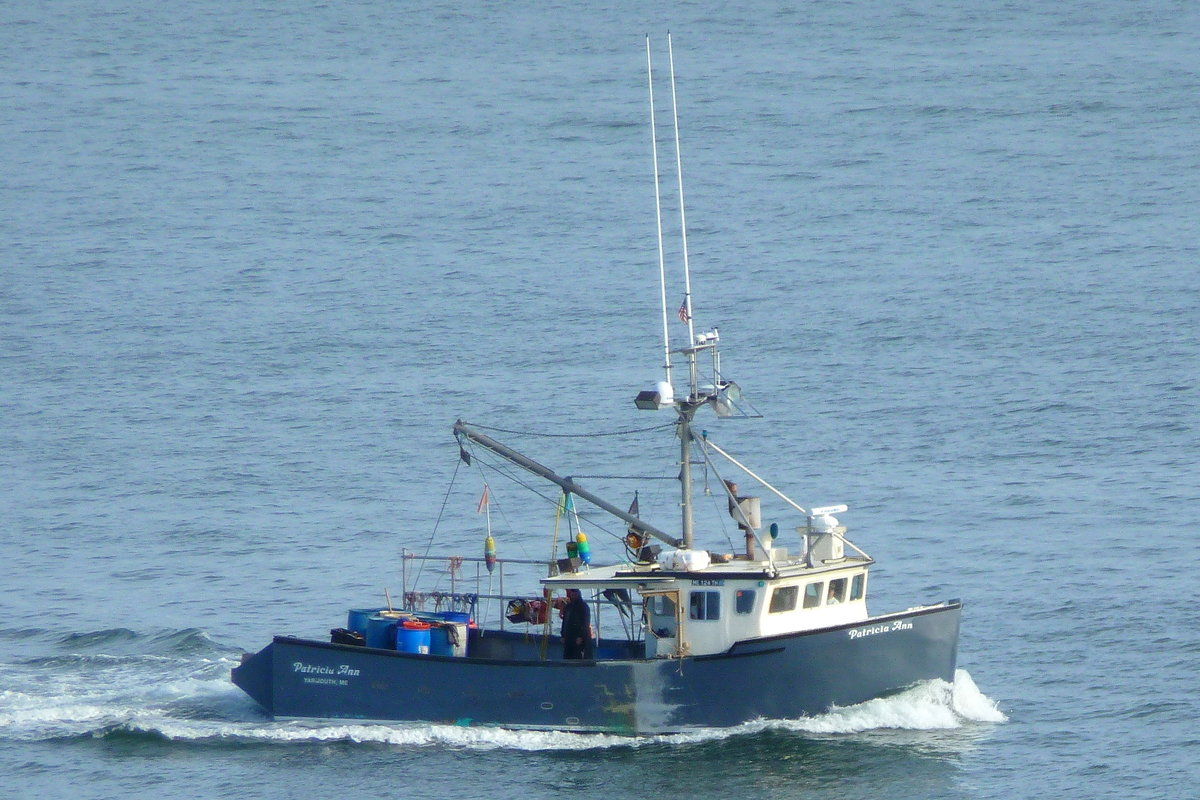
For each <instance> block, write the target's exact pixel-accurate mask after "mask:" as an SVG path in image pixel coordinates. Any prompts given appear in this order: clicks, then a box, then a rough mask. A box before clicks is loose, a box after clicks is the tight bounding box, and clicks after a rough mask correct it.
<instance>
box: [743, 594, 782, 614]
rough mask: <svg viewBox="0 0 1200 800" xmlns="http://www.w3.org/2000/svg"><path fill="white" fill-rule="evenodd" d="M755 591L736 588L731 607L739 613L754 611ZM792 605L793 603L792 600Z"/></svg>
mask: <svg viewBox="0 0 1200 800" xmlns="http://www.w3.org/2000/svg"><path fill="white" fill-rule="evenodd" d="M756 594H757V593H756V592H755V591H754V590H753V589H738V590H737V593H736V594H734V604H733V609H734V611H736V612H737V613H739V614H750V613H753V612H754V598H755V596H756ZM793 605H795V603H794V602H793Z"/></svg>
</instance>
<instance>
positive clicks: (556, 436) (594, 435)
mask: <svg viewBox="0 0 1200 800" xmlns="http://www.w3.org/2000/svg"><path fill="white" fill-rule="evenodd" d="M471 426H472V427H474V428H479V429H480V430H485V431H496V432H498V433H511V434H513V435H514V436H539V437H541V438H544V439H599V438H601V437H605V436H632V435H633V434H635V433H649V432H651V431H658V430H662V429H663V428H672V427H674V426H675V423H674V422H667V423H664V424H662V425H654V426H653V427H650V428H630V429H628V430H622V431H610V432H607V433H539V432H537V431H514V430H510V429H508V428H497V427H494V426H492V425H479V424H478V423H474V422H472V423H471Z"/></svg>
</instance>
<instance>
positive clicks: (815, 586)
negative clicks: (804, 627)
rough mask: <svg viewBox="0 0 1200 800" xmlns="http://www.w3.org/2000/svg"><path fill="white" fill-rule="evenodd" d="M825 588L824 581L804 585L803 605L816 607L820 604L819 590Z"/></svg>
mask: <svg viewBox="0 0 1200 800" xmlns="http://www.w3.org/2000/svg"><path fill="white" fill-rule="evenodd" d="M824 588H825V581H818V582H816V583H810V584H809V585H808V586H805V587H804V607H805V608H816V607H817V606H819V605H821V590H822V589H824Z"/></svg>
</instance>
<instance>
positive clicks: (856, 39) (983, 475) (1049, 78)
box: [0, 0, 1200, 800]
mask: <svg viewBox="0 0 1200 800" xmlns="http://www.w3.org/2000/svg"><path fill="white" fill-rule="evenodd" d="M644 6H645V4H617V7H616V8H604V9H600V8H578V7H574V6H572V5H571V4H555V5H552V6H548V7H544V8H531V9H528V10H523V9H518V8H515V7H510V6H505V5H495V4H492V5H484V4H479V5H471V4H467V5H449V4H445V5H439V4H428V3H406V4H396V3H381V2H372V1H371V0H363V2H356V3H348V4H332V5H317V6H314V7H311V8H303V7H292V6H281V5H279V4H254V3H224V2H219V1H218V0H198V2H190V3H179V2H167V3H159V4H152V5H147V6H144V7H143V6H136V5H133V4H129V5H126V6H123V7H122V6H114V5H113V4H111V3H98V2H86V1H83V0H79V1H76V2H61V3H50V4H34V3H15V4H9V5H8V6H6V7H5V8H4V10H3V14H2V18H3V22H4V24H3V25H2V26H0V44H2V46H0V66H2V69H0V76H2V77H0V108H3V109H4V110H3V111H2V112H0V141H3V142H4V148H3V153H4V162H3V163H4V167H5V168H4V170H3V171H2V173H0V515H2V517H3V519H4V523H5V524H4V525H3V526H0V561H3V563H4V564H5V574H6V576H7V577H6V578H5V581H4V587H5V591H4V592H3V593H0V771H2V773H3V774H4V775H5V778H6V780H5V781H4V782H3V786H0V796H5V797H21V798H23V797H64V798H65V797H71V798H124V797H131V798H137V797H155V798H194V797H217V796H229V795H233V794H242V795H247V796H253V797H266V798H291V797H311V796H313V794H314V793H316V792H320V793H322V794H326V795H332V796H335V797H378V796H383V795H385V794H387V795H399V796H406V797H409V796H429V797H456V798H472V797H487V798H496V797H524V798H541V797H558V796H561V795H562V794H564V793H565V792H574V793H579V794H582V795H584V796H592V795H599V794H600V793H601V792H602V793H603V794H604V796H606V797H633V796H644V795H646V794H653V793H661V794H667V793H671V794H687V795H688V796H691V797H694V798H715V797H729V796H739V797H772V798H775V797H806V798H813V797H830V798H834V797H836V798H840V799H841V800H850V799H852V798H877V797H884V796H886V797H889V798H956V799H957V798H1006V799H1007V798H1014V797H1017V798H1023V797H1030V798H1033V797H1062V796H1071V797H1088V798H1139V800H1149V799H1152V798H1180V797H1186V796H1189V792H1193V793H1194V789H1189V788H1188V787H1194V786H1195V784H1196V781H1197V779H1200V766H1198V763H1200V729H1198V727H1197V723H1196V716H1197V710H1198V705H1200V703H1198V701H1200V693H1198V691H1197V681H1196V677H1195V676H1196V665H1197V661H1198V660H1200V632H1198V631H1200V616H1198V614H1197V611H1196V605H1195V598H1196V595H1197V589H1198V583H1197V579H1196V577H1195V574H1194V569H1193V568H1194V567H1195V566H1196V565H1197V563H1198V558H1197V556H1198V548H1197V544H1196V538H1195V532H1196V530H1197V527H1198V523H1200V513H1198V509H1200V490H1198V488H1197V480H1196V477H1195V475H1196V471H1195V466H1194V465H1195V462H1196V459H1197V455H1198V454H1200V434H1198V427H1200V419H1198V412H1197V406H1198V402H1197V392H1198V389H1197V380H1198V378H1200V343H1198V339H1197V329H1198V323H1200V311H1198V310H1197V309H1198V308H1200V278H1198V277H1197V267H1196V264H1197V263H1198V261H1200V258H1198V256H1200V246H1198V244H1197V243H1198V242H1200V221H1198V220H1200V180H1197V177H1198V176H1200V133H1198V132H1200V106H1198V103H1197V99H1196V98H1197V97H1200V56H1197V53H1198V52H1200V49H1198V47H1197V36H1198V34H1200V12H1198V10H1197V8H1196V7H1195V6H1194V5H1193V4H1189V3H1182V2H1165V1H1164V2H1146V3H1136V4H1130V3H1122V2H1109V1H1108V0H1096V2H1086V3H1085V2H1064V3H1058V4H1044V3H1034V2H1025V1H1024V0H1017V1H1016V2H1011V3H1005V4H994V3H983V2H960V3H945V2H933V1H932V0H916V2H911V3H905V4H894V3H883V2H873V1H871V0H868V2H863V3H820V4H799V5H797V4H772V3H765V2H753V3H749V4H742V5H740V6H738V7H737V8H733V7H730V6H727V5H724V4H719V3H713V2H710V1H709V0H697V2H690V3H664V4H656V7H655V8H654V10H653V11H650V10H647V9H646V8H645V7H644ZM668 29H669V30H671V31H672V32H673V36H674V47H675V62H676V72H677V78H678V85H677V91H678V97H679V116H680V125H681V138H682V149H683V163H684V181H685V192H686V198H687V218H688V234H689V235H688V244H689V254H690V261H691V265H692V282H693V291H694V293H695V311H696V318H697V322H698V324H699V325H701V326H704V327H706V328H707V327H711V326H719V327H720V330H721V334H722V338H723V342H724V345H725V346H724V349H723V356H724V368H725V373H726V375H727V376H729V377H732V378H734V379H736V380H737V381H738V382H739V383H740V384H741V385H742V386H743V388H744V389H745V391H746V393H747V396H748V397H749V398H750V399H751V400H752V402H753V403H754V406H755V407H756V408H757V409H758V411H760V412H761V413H762V414H763V419H761V420H746V421H729V422H711V423H706V424H707V425H708V426H709V428H710V432H711V434H712V436H713V437H714V440H715V441H717V442H719V443H720V444H722V445H723V446H724V447H726V448H727V449H730V450H733V451H734V452H736V453H737V454H738V456H739V457H740V458H741V459H742V460H743V461H745V462H746V463H747V464H748V465H750V466H752V467H753V468H754V469H755V470H756V471H759V472H761V473H762V474H764V475H765V476H767V477H768V478H769V479H770V480H771V481H772V482H773V483H775V484H776V485H778V486H780V488H782V489H784V490H785V491H787V492H788V493H789V494H790V495H792V496H793V497H794V498H795V499H796V500H797V501H798V502H800V503H801V504H804V505H809V504H812V505H822V504H829V503H837V502H846V503H848V504H849V505H850V507H851V510H850V512H849V513H847V514H846V515H843V517H842V521H843V522H845V523H846V524H848V525H849V527H850V534H851V537H852V539H853V540H854V541H855V542H856V543H857V544H859V545H860V546H862V547H863V548H864V549H865V550H866V551H867V552H869V553H870V554H871V555H872V556H873V557H875V558H876V559H877V560H878V565H877V566H876V567H875V568H874V570H873V573H872V584H871V595H870V600H871V608H872V610H873V611H875V612H883V611H888V610H894V609H900V608H905V607H908V606H911V605H916V604H919V603H924V602H932V601H937V600H941V599H946V598H952V597H957V598H961V599H962V600H963V601H964V604H965V607H964V615H963V630H962V638H961V644H960V658H959V666H960V670H959V673H958V675H957V678H956V680H955V682H954V684H953V685H949V684H941V683H933V684H927V685H921V686H918V687H914V688H913V689H912V690H911V691H910V692H908V693H906V694H905V695H902V696H900V697H896V698H890V699H888V700H883V701H875V702H872V703H868V704H865V705H863V706H859V707H855V708H849V709H836V710H833V711H831V712H830V713H829V714H827V715H823V716H820V717H816V718H812V719H802V720H764V721H761V722H758V723H753V724H750V725H747V726H744V727H743V728H740V729H736V730H732V731H718V730H714V731H707V732H704V731H702V732H696V733H690V734H687V735H679V736H667V737H651V738H643V739H625V738H618V737H606V736H580V735H571V734H553V733H529V732H506V731H495V730H478V729H464V728H450V727H442V726H430V725H397V726H360V725H344V726H327V725H315V724H301V723H286V724H285V723H275V722H271V721H269V720H267V719H265V717H264V716H263V715H262V713H261V712H260V711H259V710H258V709H257V708H256V707H255V706H254V704H253V703H252V702H251V701H250V700H249V699H248V698H246V697H244V696H243V695H242V694H241V693H240V692H239V691H238V690H236V689H235V688H234V687H233V686H232V685H231V684H230V683H229V682H228V671H229V669H230V668H231V667H232V666H233V665H234V664H236V663H237V661H238V658H239V656H240V654H241V653H242V652H243V651H248V650H257V649H258V648H259V647H261V646H263V645H264V644H265V643H266V642H267V641H269V638H270V636H271V635H272V634H275V633H294V634H303V635H313V636H318V635H323V634H324V633H325V631H327V629H328V628H330V627H333V626H336V625H339V624H341V620H342V619H343V618H344V613H345V609H347V608H349V607H351V606H360V605H363V604H368V603H372V604H373V603H377V602H380V601H381V600H382V598H383V591H384V589H385V588H386V589H389V590H390V591H391V592H392V593H393V594H394V593H395V592H396V590H397V587H398V586H399V585H400V575H399V569H400V568H399V562H400V559H399V554H400V551H401V548H409V549H417V550H423V549H424V548H426V547H427V546H430V542H431V541H432V542H433V545H432V546H433V548H434V549H435V550H438V549H440V550H442V551H449V552H463V553H465V554H468V555H475V554H477V551H478V549H479V548H480V547H481V542H482V536H483V534H482V522H481V520H480V518H479V517H478V516H477V515H476V514H475V503H476V500H477V499H478V494H479V491H480V488H481V478H480V476H479V475H478V474H472V473H469V472H464V473H462V474H458V475H457V476H456V475H455V473H456V464H457V449H456V446H455V443H454V441H453V438H452V436H451V434H450V426H451V424H452V423H453V421H454V420H455V419H456V418H458V417H462V418H464V419H468V420H472V421H475V422H478V423H483V424H489V425H495V426H499V427H503V428H506V429H508V430H513V431H543V432H550V433H579V432H587V433H599V432H610V431H615V430H629V429H641V428H646V427H650V426H652V425H656V424H659V423H662V422H666V421H667V420H666V419H665V418H663V417H661V416H653V415H648V414H645V413H644V412H638V411H636V410H634V409H633V407H632V404H631V402H630V400H631V399H632V397H633V395H634V394H635V393H636V392H637V391H638V390H640V389H642V388H645V387H646V386H647V385H649V384H650V383H651V382H652V381H654V380H656V379H658V377H659V363H660V359H661V351H660V347H661V344H660V336H661V327H660V326H661V323H660V322H659V313H660V311H659V297H658V287H657V249H656V247H657V246H656V242H655V227H654V198H653V183H652V179H651V169H650V147H649V145H650V137H649V126H648V115H647V103H646V78H645V50H644V47H645V44H644V36H645V34H646V33H650V34H652V36H653V39H654V48H655V56H656V70H657V75H658V77H659V78H664V77H665V75H666V69H665V59H664V56H665V32H666V31H667V30H668ZM667 96H668V92H667V89H666V86H665V84H664V83H660V84H659V85H658V88H657V94H656V99H657V101H658V103H659V115H658V123H659V125H660V138H661V140H662V141H661V142H660V147H661V148H662V150H661V152H660V156H661V157H662V158H663V159H664V192H665V196H664V203H665V208H664V211H665V213H666V215H667V218H666V225H667V229H668V230H667V233H668V239H667V244H666V248H667V254H666V255H667V260H668V264H669V265H670V267H671V269H672V270H673V273H672V280H673V281H674V283H673V288H672V289H671V290H670V294H669V298H668V303H669V304H670V305H671V307H672V308H673V307H674V305H675V304H677V303H678V300H679V298H680V297H681V296H682V293H681V291H680V290H678V289H677V288H674V287H677V286H678V270H677V266H676V265H677V264H678V262H679V256H680V246H679V244H678V224H677V222H676V221H675V220H676V216H675V215H676V214H677V206H676V204H675V200H674V196H675V195H674V182H673V181H674V177H675V174H674V170H673V166H672V164H671V163H670V162H671V161H672V160H673V151H672V150H671V148H670V140H669V128H668V127H667V123H668V122H669V111H668V106H667ZM672 325H673V328H672V329H673V330H674V331H675V332H676V333H678V332H679V330H680V329H681V328H682V326H680V325H679V324H678V323H675V322H672ZM497 435H498V436H499V437H500V438H503V439H505V440H508V439H509V438H513V439H514V440H515V441H514V443H516V444H522V445H528V446H529V449H530V453H531V454H532V455H534V456H535V457H537V458H539V459H540V460H542V461H544V462H545V463H547V464H549V465H551V466H553V467H555V468H557V469H559V470H560V471H563V472H568V473H571V474H576V475H584V474H596V475H606V474H617V473H619V472H621V471H633V472H634V473H636V474H663V473H662V470H663V469H664V466H663V464H664V463H666V461H665V458H664V457H666V458H669V454H670V450H671V447H672V444H671V442H670V437H669V436H667V437H665V439H666V441H665V442H658V441H657V439H656V438H655V437H652V436H651V435H650V434H640V435H638V436H637V437H634V438H633V439H632V440H631V439H630V438H622V437H613V438H611V439H610V438H607V437H606V438H586V439H577V438H554V439H545V438H542V439H537V438H530V437H519V436H516V435H511V436H510V435H509V434H504V435H501V434H497ZM657 438H664V437H661V435H660V436H659V437H657ZM643 445H648V446H647V447H645V448H643ZM651 470H659V472H658V473H654V472H652V471H651ZM452 478H454V481H453V484H451V479H452ZM448 485H452V486H453V489H452V490H451V491H448V490H447V486H448ZM601 485H602V486H604V485H605V484H604V482H603V481H601ZM658 485H660V486H661V482H659V483H658ZM606 488H607V487H606ZM492 491H493V497H494V498H495V503H496V508H497V509H499V511H498V513H496V514H495V515H494V520H493V523H494V525H495V526H496V537H497V541H498V545H499V547H500V549H501V555H502V556H509V557H526V556H529V557H539V556H541V555H542V554H543V553H544V551H545V548H546V544H545V542H546V536H547V535H548V533H549V531H550V527H551V525H552V513H550V514H547V512H546V509H545V507H544V506H539V505H537V504H536V503H529V502H528V501H526V500H524V499H522V495H521V494H520V493H519V490H518V487H515V486H512V485H511V484H507V483H505V482H503V481H501V480H494V481H493V482H492ZM611 491H612V492H614V495H615V497H616V498H622V497H628V495H627V494H626V491H627V489H626V487H625V486H623V485H616V484H614V485H613V486H612V487H611ZM642 497H643V510H645V511H646V513H647V516H648V517H649V518H650V519H651V520H652V521H655V522H659V523H660V524H662V525H664V526H667V525H669V524H671V522H672V513H671V511H670V501H669V499H667V498H665V497H664V496H662V495H661V492H660V493H659V494H655V491H653V490H651V491H647V493H646V494H644V495H643V496H642ZM614 501H615V502H616V500H614ZM620 502H624V501H623V500H622V501H620ZM726 525H727V523H726ZM701 528H702V535H711V536H712V537H713V538H714V539H715V541H714V542H713V545H712V546H714V547H716V546H719V545H720V544H721V542H723V541H724V539H723V537H725V536H727V535H728V534H727V532H726V530H724V529H722V528H721V523H720V522H717V521H715V518H714V517H711V516H710V517H704V518H703V520H702V524H701ZM604 538H605V537H603V535H597V536H596V537H594V539H593V541H594V544H593V547H594V548H595V549H596V550H597V554H596V557H597V559H599V560H603V558H604V552H603V550H602V548H601V546H600V544H597V543H596V542H600V543H603V541H604ZM764 679H769V676H764Z"/></svg>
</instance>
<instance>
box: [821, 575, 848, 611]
mask: <svg viewBox="0 0 1200 800" xmlns="http://www.w3.org/2000/svg"><path fill="white" fill-rule="evenodd" d="M845 601H846V579H845V578H838V579H836V580H832V581H830V582H829V591H828V592H827V593H826V595H825V603H826V605H829V604H832V603H844V602H845Z"/></svg>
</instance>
